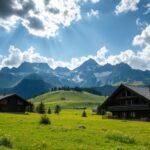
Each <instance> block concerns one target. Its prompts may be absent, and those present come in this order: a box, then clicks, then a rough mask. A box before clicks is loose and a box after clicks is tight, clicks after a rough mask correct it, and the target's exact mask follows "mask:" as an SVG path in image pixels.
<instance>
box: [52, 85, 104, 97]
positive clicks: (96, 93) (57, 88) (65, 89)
mask: <svg viewBox="0 0 150 150" xmlns="http://www.w3.org/2000/svg"><path fill="white" fill-rule="evenodd" d="M60 90H64V91H76V92H84V91H85V92H88V93H91V94H95V95H102V94H101V92H100V91H97V90H95V89H94V88H81V87H69V86H62V87H53V88H52V89H51V91H60Z"/></svg>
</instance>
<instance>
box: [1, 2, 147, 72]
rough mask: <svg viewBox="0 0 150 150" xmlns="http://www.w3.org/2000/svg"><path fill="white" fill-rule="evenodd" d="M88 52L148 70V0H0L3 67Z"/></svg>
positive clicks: (69, 60)
mask: <svg viewBox="0 0 150 150" xmlns="http://www.w3.org/2000/svg"><path fill="white" fill-rule="evenodd" d="M89 58H92V59H94V60H96V61H97V62H98V63H99V64H100V65H104V64H107V63H110V64H112V65H115V64H118V63H121V62H124V63H127V64H129V65H130V66H131V67H132V68H134V69H141V70H150V2H149V0H7V1H6V0H0V68H2V67H9V68H12V67H18V66H19V65H20V64H21V63H22V62H24V61H28V62H44V63H48V64H49V65H50V67H52V68H56V67H58V66H61V67H68V68H69V69H74V68H76V67H78V66H79V65H81V64H82V63H83V62H84V61H86V60H88V59H89Z"/></svg>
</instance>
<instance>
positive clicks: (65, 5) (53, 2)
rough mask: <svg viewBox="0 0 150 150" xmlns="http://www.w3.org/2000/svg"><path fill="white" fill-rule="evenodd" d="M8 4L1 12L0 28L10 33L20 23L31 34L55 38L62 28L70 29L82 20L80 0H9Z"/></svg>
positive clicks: (2, 3)
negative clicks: (73, 24) (73, 23)
mask: <svg viewBox="0 0 150 150" xmlns="http://www.w3.org/2000/svg"><path fill="white" fill-rule="evenodd" d="M3 1H4V0H3ZM5 3H7V2H5V1H4V2H0V5H4V4H5ZM8 3H10V4H5V5H4V11H3V10H0V26H2V27H3V28H5V29H7V30H8V31H9V30H11V28H13V27H14V26H15V25H16V24H17V23H18V22H20V23H21V24H22V25H23V26H24V27H25V28H26V29H27V30H28V31H29V33H31V34H33V35H36V36H41V37H47V38H49V37H53V36H55V35H56V34H57V32H58V30H59V28H60V27H68V26H70V25H71V23H72V22H76V21H79V20H80V19H81V14H80V5H79V2H78V0H38V1H37V0H22V1H18V0H9V1H8ZM6 6H7V7H6ZM5 9H6V10H5Z"/></svg>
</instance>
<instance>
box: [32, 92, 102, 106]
mask: <svg viewBox="0 0 150 150" xmlns="http://www.w3.org/2000/svg"><path fill="white" fill-rule="evenodd" d="M104 100H105V97H104V96H98V95H94V94H90V93H88V92H77V91H63V90H61V91H56V92H48V93H45V94H43V95H40V96H37V97H35V98H33V99H30V101H32V102H33V103H35V105H36V104H38V103H39V102H41V101H42V102H43V103H45V104H46V105H47V106H51V107H52V108H54V107H55V105H57V104H59V105H60V106H61V107H63V108H83V107H93V106H97V105H98V104H100V103H102V102H103V101H104Z"/></svg>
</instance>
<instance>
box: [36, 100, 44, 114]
mask: <svg viewBox="0 0 150 150" xmlns="http://www.w3.org/2000/svg"><path fill="white" fill-rule="evenodd" d="M36 110H37V112H38V113H40V114H45V105H44V103H43V102H42V101H41V103H40V104H39V105H38V106H37V109H36Z"/></svg>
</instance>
